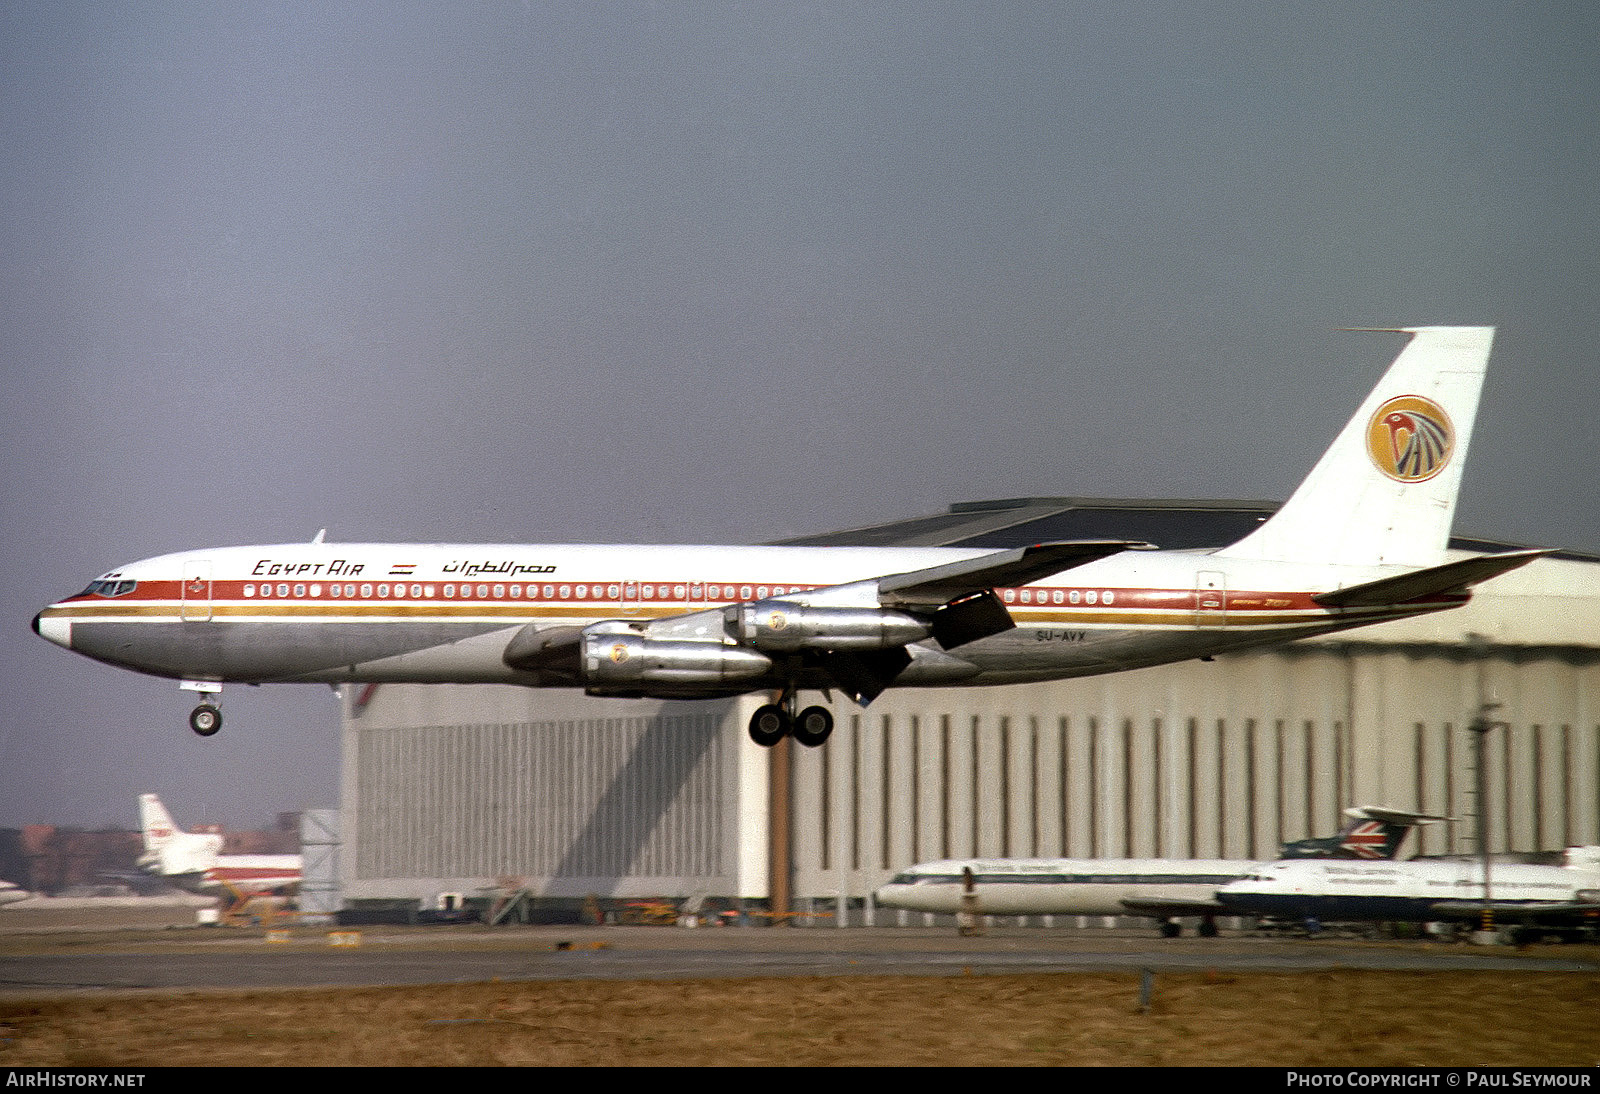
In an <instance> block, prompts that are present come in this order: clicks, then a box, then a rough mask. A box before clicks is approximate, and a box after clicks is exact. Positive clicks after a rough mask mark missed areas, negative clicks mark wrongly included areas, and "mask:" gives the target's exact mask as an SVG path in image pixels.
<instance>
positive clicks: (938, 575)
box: [878, 539, 1155, 609]
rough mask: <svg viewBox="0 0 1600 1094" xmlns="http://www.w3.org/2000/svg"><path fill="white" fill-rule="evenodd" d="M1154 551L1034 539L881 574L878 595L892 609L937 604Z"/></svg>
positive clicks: (1134, 544) (1120, 543)
mask: <svg viewBox="0 0 1600 1094" xmlns="http://www.w3.org/2000/svg"><path fill="white" fill-rule="evenodd" d="M1153 550H1155V545H1154V544H1150V543H1143V542H1139V541H1137V540H1122V539H1083V540H1072V541H1068V542H1061V543H1036V544H1034V545H1033V546H1032V547H1015V548H1013V549H1011V550H1009V551H996V552H995V553H994V554H992V555H981V556H979V557H978V558H969V559H967V560H966V561H964V562H950V563H946V564H945V565H943V566H930V567H929V568H928V569H926V570H912V571H911V572H909V573H904V574H889V575H887V576H885V577H880V578H879V579H878V599H879V602H880V603H882V604H884V605H892V606H894V607H897V608H924V609H928V608H940V607H943V606H944V605H946V604H949V603H950V602H951V601H954V600H959V599H961V598H962V597H965V596H970V595H972V594H973V593H982V592H987V591H988V590H990V589H994V588H999V587H1005V586H1013V585H1026V584H1027V583H1028V582H1030V581H1038V580H1039V579H1040V578H1044V577H1049V576H1050V575H1051V574H1058V573H1060V572H1061V571H1062V570H1070V569H1072V568H1073V567H1075V566H1082V565H1084V564H1086V563H1090V562H1094V561H1096V560H1098V559H1102V558H1107V557H1109V556H1111V555H1115V554H1119V553H1121V552H1122V551H1153Z"/></svg>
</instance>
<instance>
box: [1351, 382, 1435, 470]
mask: <svg viewBox="0 0 1600 1094" xmlns="http://www.w3.org/2000/svg"><path fill="white" fill-rule="evenodd" d="M1455 438H1456V431H1455V426H1453V425H1451V424H1450V415H1448V414H1446V413H1445V412H1444V408H1443V407H1441V406H1440V405H1439V404H1438V403H1436V402H1434V401H1433V400H1432V399H1425V398H1423V397H1422V396H1421V395H1401V396H1400V397H1399V398H1395V399H1390V400H1389V401H1388V402H1386V403H1384V404H1383V405H1382V406H1380V407H1379V408H1378V409H1377V411H1376V412H1375V413H1374V414H1373V415H1372V421H1371V422H1369V423H1368V424H1367V453H1368V455H1370V456H1371V457H1372V462H1373V463H1374V464H1376V465H1377V467H1378V470H1379V471H1382V472H1383V473H1384V474H1385V475H1387V476H1389V477H1390V478H1391V479H1394V480H1395V481H1396V482H1426V481H1427V480H1429V479H1431V478H1433V477H1434V476H1435V475H1437V474H1438V473H1439V472H1441V471H1443V470H1444V468H1445V465H1446V464H1448V463H1449V462H1450V456H1451V454H1452V453H1453V452H1454V451H1455Z"/></svg>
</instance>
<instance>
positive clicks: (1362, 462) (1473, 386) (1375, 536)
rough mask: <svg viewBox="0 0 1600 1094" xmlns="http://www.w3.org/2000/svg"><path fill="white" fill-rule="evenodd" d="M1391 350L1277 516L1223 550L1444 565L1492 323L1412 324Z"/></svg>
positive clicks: (1315, 560)
mask: <svg viewBox="0 0 1600 1094" xmlns="http://www.w3.org/2000/svg"><path fill="white" fill-rule="evenodd" d="M1401 329H1402V331H1403V333H1407V334H1410V335H1411V341H1410V343H1409V344H1408V345H1407V346H1406V347H1405V349H1404V350H1403V351H1401V353H1400V356H1399V357H1397V358H1395V361H1394V364H1392V365H1390V366H1389V371H1388V372H1387V373H1385V374H1384V377H1383V379H1382V380H1380V381H1379V382H1378V386H1377V387H1375V388H1373V389H1372V393H1371V394H1370V395H1368V396H1367V399H1366V401H1365V402H1364V403H1362V404H1361V408H1360V409H1359V410H1357V411H1356V413H1355V417H1353V418H1351V419H1350V421H1349V423H1348V424H1347V425H1346V426H1345V427H1344V430H1343V432H1341V433H1340V434H1339V436H1338V438H1337V439H1335V440H1334V442H1333V445H1332V446H1331V447H1330V448H1329V449H1328V451H1327V452H1326V453H1324V454H1323V457H1322V459H1321V460H1320V461H1319V462H1318V463H1317V466H1316V467H1315V468H1313V469H1312V472H1311V474H1310V475H1308V476H1307V477H1306V480H1305V481H1304V482H1302V483H1301V484H1300V488H1299V489H1298V490H1296V491H1295V492H1294V495H1293V496H1292V497H1290V499H1289V500H1288V502H1286V503H1285V504H1284V506H1283V508H1282V509H1280V510H1278V512H1277V514H1276V515H1274V516H1273V517H1272V519H1270V520H1268V521H1267V522H1266V523H1265V524H1263V525H1262V526H1261V527H1260V528H1258V529H1256V530H1255V531H1254V532H1252V533H1251V534H1250V535H1248V536H1246V537H1245V538H1244V539H1242V540H1240V541H1239V542H1238V543H1235V544H1234V545H1233V546H1231V547H1227V548H1224V549H1223V550H1222V551H1220V552H1218V553H1219V554H1222V555H1226V556H1228V557H1231V558H1247V559H1264V560H1272V561H1282V562H1303V563H1311V564H1314V565H1335V566H1416V567H1430V566H1438V565H1440V564H1441V563H1443V562H1444V561H1445V547H1446V545H1447V543H1448V541H1449V538H1450V525H1451V520H1452V519H1453V517H1454V516H1455V509H1456V495H1457V493H1458V491H1459V490H1460V488H1461V469H1462V466H1463V464H1464V463H1465V462H1466V456H1467V444H1468V442H1469V441H1470V440H1471V438H1472V423H1473V420H1474V418H1475V417H1476V416H1477V412H1478V394H1479V392H1480V391H1481V390H1482V387H1483V377H1484V372H1485V370H1486V369H1487V367H1488V363H1489V348H1490V345H1491V344H1492V343H1493V341H1494V328H1493V327H1407V328H1401Z"/></svg>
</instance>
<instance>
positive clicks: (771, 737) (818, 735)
mask: <svg viewBox="0 0 1600 1094" xmlns="http://www.w3.org/2000/svg"><path fill="white" fill-rule="evenodd" d="M794 707H795V696H794V693H793V692H790V693H788V694H786V695H785V696H783V698H781V699H779V700H778V702H776V703H768V704H766V705H765V706H762V707H758V708H756V712H755V713H754V714H752V715H751V716H750V739H751V740H752V741H754V742H755V743H756V744H758V745H760V746H761V747H762V748H771V747H772V746H773V745H775V744H777V743H778V742H779V741H781V740H783V739H784V738H785V737H793V738H794V739H795V740H797V741H799V742H800V743H801V744H803V745H805V746H806V747H807V748H816V747H817V746H818V745H820V744H822V742H823V741H826V740H827V739H828V735H829V734H831V733H832V732H833V712H832V711H830V710H829V709H828V708H827V707H806V708H805V709H804V710H802V711H801V712H800V713H799V714H796V713H794Z"/></svg>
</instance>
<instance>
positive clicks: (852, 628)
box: [729, 600, 933, 653]
mask: <svg viewBox="0 0 1600 1094" xmlns="http://www.w3.org/2000/svg"><path fill="white" fill-rule="evenodd" d="M729 617H730V618H729V622H730V623H731V624H732V626H731V628H730V629H731V630H732V632H733V634H734V636H735V637H736V638H738V640H739V641H740V642H742V643H744V644H745V645H747V646H753V647H754V648H756V649H758V650H771V651H773V652H778V653H790V652H793V651H795V650H805V649H819V650H882V649H889V648H891V647H893V646H904V645H907V644H908V643H911V642H918V641H921V640H922V639H924V638H927V637H928V636H929V635H930V634H932V633H933V626H932V624H930V623H927V622H925V621H923V620H921V619H918V618H917V617H916V616H914V615H910V614H908V613H906V612H897V611H893V610H891V609H887V608H832V607H814V606H809V605H805V604H797V603H795V602H794V601H792V600H758V601H756V602H755V603H753V604H741V605H737V606H735V607H734V608H732V609H730V611H729Z"/></svg>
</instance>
